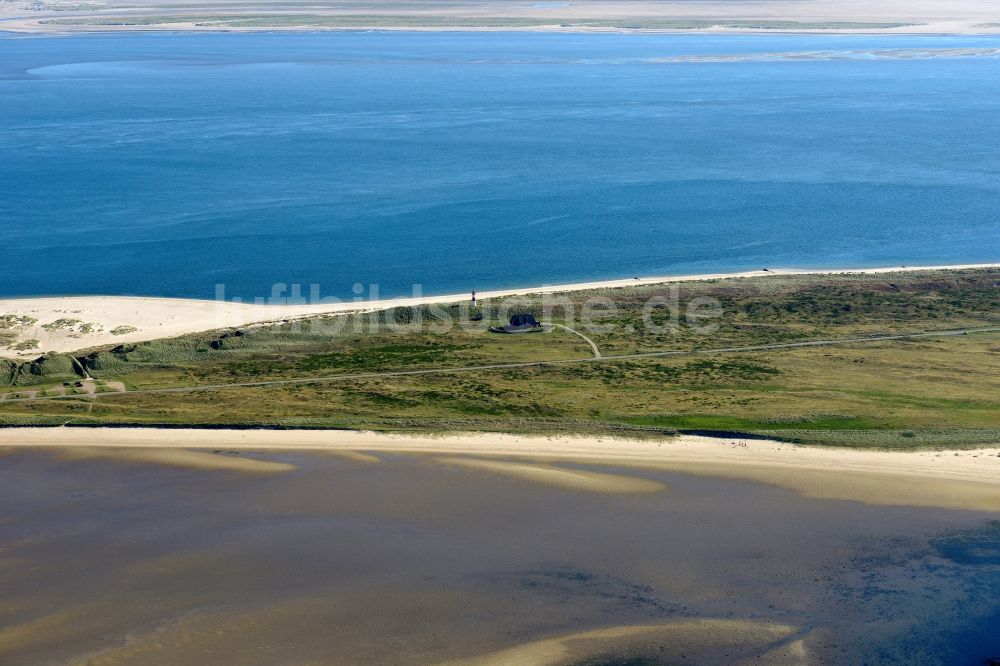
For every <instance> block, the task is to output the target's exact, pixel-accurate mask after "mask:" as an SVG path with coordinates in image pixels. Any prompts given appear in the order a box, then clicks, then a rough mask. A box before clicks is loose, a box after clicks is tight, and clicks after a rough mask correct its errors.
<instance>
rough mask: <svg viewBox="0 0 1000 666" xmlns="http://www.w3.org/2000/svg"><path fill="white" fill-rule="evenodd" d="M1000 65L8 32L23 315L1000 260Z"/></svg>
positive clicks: (959, 40)
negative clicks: (61, 305)
mask: <svg viewBox="0 0 1000 666" xmlns="http://www.w3.org/2000/svg"><path fill="white" fill-rule="evenodd" d="M998 49H1000V38H996V37H992V38H991V37H938V36H928V37H871V36H822V37H819V36H796V35H766V36H733V35H728V36H704V35H680V36H675V35H573V34H518V33H509V34H506V33H487V34H471V33H468V34H466V33H453V34H431V33H426V34H411V33H398V34H392V33H353V34H352V33H303V34H195V35H190V34H189V35H179V34H132V35H84V36H74V37H13V36H9V35H8V36H7V37H0V230H2V234H3V252H2V255H0V256H2V258H3V261H2V270H0V296H17V295H47V294H105V293H106V294H143V295H162V296H190V297H206V298H211V297H212V296H213V294H214V291H215V285H216V284H217V283H224V284H225V285H226V290H227V294H228V295H229V296H242V297H244V298H253V297H255V296H266V295H268V293H269V292H270V290H271V285H272V284H273V283H276V282H285V283H302V284H304V285H308V284H311V283H318V284H319V285H321V290H322V294H323V295H332V296H339V297H350V296H351V295H352V286H353V285H354V284H355V283H364V284H366V285H367V284H371V283H377V284H378V285H379V290H380V293H381V295H383V296H394V295H400V294H408V293H409V292H410V290H411V285H412V284H414V283H419V284H421V285H422V287H423V291H424V292H425V293H441V292H452V291H466V290H468V289H471V288H478V289H486V288H490V287H514V286H524V285H534V284H544V283H561V282H570V281H577V280H586V279H592V278H611V277H631V276H632V275H653V274H671V273H675V274H683V273H691V272H705V271H716V270H726V271H728V270H740V269H755V268H760V267H763V266H796V267H852V266H876V265H891V264H921V263H923V264H928V263H962V262H978V261H1000V57H998V56H997V53H1000V51H998ZM782 54H785V55H782Z"/></svg>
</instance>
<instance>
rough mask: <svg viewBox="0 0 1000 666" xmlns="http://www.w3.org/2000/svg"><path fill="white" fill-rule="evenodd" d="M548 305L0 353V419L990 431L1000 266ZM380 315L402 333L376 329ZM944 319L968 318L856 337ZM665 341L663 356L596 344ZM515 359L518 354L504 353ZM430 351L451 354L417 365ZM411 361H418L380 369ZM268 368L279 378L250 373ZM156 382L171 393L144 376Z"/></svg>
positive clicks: (365, 317) (883, 437)
mask: <svg viewBox="0 0 1000 666" xmlns="http://www.w3.org/2000/svg"><path fill="white" fill-rule="evenodd" d="M674 289H676V298H674V297H675V294H674V293H672V290H674ZM595 299H599V300H598V301H595ZM650 299H655V300H654V301H653V303H652V304H650V303H651V301H650ZM698 299H701V300H700V301H699V300H698ZM675 301H676V302H675ZM552 302H555V303H556V305H555V307H551V308H546V307H544V303H543V301H542V299H541V298H540V297H532V298H521V299H504V300H493V301H488V302H483V303H481V306H482V312H483V314H484V317H483V320H482V321H478V322H469V321H467V320H464V319H463V317H464V318H467V316H468V313H467V311H465V310H464V309H463V308H460V307H458V306H451V307H444V306H430V307H424V308H421V309H419V310H417V311H416V312H413V311H410V310H406V309H397V310H388V311H383V312H378V313H368V314H353V315H344V316H339V317H317V318H313V319H307V320H302V321H293V322H286V323H283V324H280V325H273V326H259V327H249V328H246V329H241V330H226V331H216V332H212V333H205V334H200V335H191V336H184V337H180V338H174V339H165V340H155V341H150V342H145V343H137V344H122V345H118V346H114V347H107V348H100V349H94V350H88V351H84V352H81V353H79V354H78V355H77V357H76V358H75V359H74V358H72V357H69V356H66V355H61V356H60V355H47V356H43V357H41V358H39V359H37V360H35V361H33V362H31V363H22V364H18V363H15V362H10V363H7V364H6V365H5V366H0V383H5V384H7V385H9V388H8V389H6V390H5V389H3V388H0V395H2V394H3V393H5V392H6V393H7V394H8V395H7V397H8V400H6V401H3V400H0V423H7V424H27V423H36V424H46V423H52V424H55V423H66V422H71V423H77V424H100V423H114V424H178V425H180V424H192V425H203V426H224V425H228V426H266V427H306V428H370V429H377V430H403V431H424V432H426V431H434V432H438V431H456V430H484V431H513V432H553V433H554V432H587V433H610V434H616V433H617V434H629V435H662V434H668V433H673V432H678V431H697V432H703V431H713V432H726V433H743V434H752V435H757V436H767V437H779V438H783V439H786V440H790V441H797V442H802V443H816V444H830V445H842V446H873V447H883V448H898V449H912V448H926V447H935V446H942V447H943V446H949V447H955V446H977V445H983V444H996V443H997V442H998V441H1000V333H998V332H993V331H983V330H981V329H988V328H996V327H1000V271H998V270H993V269H984V270H962V271H923V272H912V273H897V274H882V275H830V276H771V277H765V278H730V279H718V280H706V281H699V282H689V283H683V284H681V285H678V286H676V287H670V286H658V287H629V288H622V289H614V290H598V291H591V292H575V293H570V294H562V295H557V296H555V297H551V298H550V299H549V303H550V304H551V303H552ZM587 302H590V303H594V302H597V303H598V304H597V306H595V307H592V308H591V309H590V311H591V313H592V315H593V317H592V320H593V323H595V324H600V325H603V326H604V327H605V328H604V329H603V330H599V331H598V330H595V328H594V327H593V326H586V325H585V324H584V322H583V321H582V319H583V316H584V313H585V311H586V308H585V303H587ZM692 302H694V303H696V304H697V303H699V302H700V303H701V305H705V303H709V304H711V303H717V304H718V306H719V308H720V309H721V315H722V316H721V317H719V318H717V319H705V318H699V317H698V316H697V315H698V314H699V312H701V313H704V312H705V311H706V310H705V308H704V307H702V308H693V307H691V306H690V304H691V303H692ZM677 303H679V304H680V306H679V307H678V306H677ZM501 311H505V312H508V313H509V312H521V311H531V312H533V313H534V314H535V315H536V316H537V317H539V318H540V319H545V320H548V321H555V322H563V323H566V324H568V325H570V326H572V327H573V328H576V329H577V330H579V331H581V332H583V333H585V334H586V335H587V336H588V337H589V338H591V339H592V340H593V341H594V342H595V343H596V344H597V345H598V346H599V347H600V350H601V352H602V354H603V355H604V356H605V358H604V359H601V360H594V359H593V358H592V352H591V350H590V348H589V346H588V345H587V343H586V342H585V341H584V340H582V339H580V338H579V337H577V336H576V335H574V334H573V333H571V332H569V331H566V330H562V329H555V330H553V331H552V332H550V333H546V334H540V335H491V334H489V333H486V329H487V328H488V327H489V326H492V325H496V324H497V323H501V321H503V320H504V317H503V316H501V314H500V312H501ZM644 313H645V315H648V316H645V317H644ZM449 320H454V321H462V323H463V325H462V326H457V325H455V326H447V325H446V324H447V323H448V321H449ZM393 322H395V323H396V324H397V325H398V326H399V327H400V328H401V329H402V330H390V325H391V324H392V323H393ZM671 322H674V323H676V324H677V325H676V326H675V327H672V328H671V327H666V325H667V324H669V323H671ZM706 326H708V328H705V327H706ZM956 329H969V330H970V331H971V332H970V333H968V334H965V335H950V336H940V337H918V338H908V339H904V340H885V341H876V342H870V341H869V342H865V341H863V339H864V338H870V337H873V336H882V335H899V334H907V333H916V332H922V331H952V330H956ZM858 338H860V339H862V341H855V342H843V343H839V344H835V345H824V346H812V347H783V348H779V349H753V350H746V351H737V352H717V351H716V352H711V353H705V352H706V351H709V350H719V349H726V348H733V347H752V346H760V345H775V344H779V345H788V344H794V343H799V342H803V341H810V340H812V341H816V340H845V339H858ZM665 350H672V351H674V352H676V353H675V354H674V355H668V356H658V357H645V358H643V357H634V356H633V357H631V358H618V359H614V358H611V359H608V358H607V357H608V356H616V355H618V356H621V355H632V354H642V353H649V352H663V351H665ZM519 363H526V364H532V365H528V366H524V367H510V365H511V364H519ZM477 366H501V367H493V368H478V369H476V368H477ZM503 366H506V367H503ZM5 368H6V369H5ZM442 368H446V369H451V370H450V371H448V372H436V371H433V370H435V369H442ZM462 368H468V370H465V371H461V369H462ZM456 369H457V370H456ZM420 370H432V372H427V373H425V374H389V375H386V374H381V375H380V373H407V372H413V371H420ZM84 373H86V374H89V375H90V376H92V377H93V378H95V379H96V380H97V385H98V389H97V392H98V395H97V397H96V398H91V397H90V396H87V395H80V396H77V395H74V392H72V391H71V392H69V397H66V398H64V399H62V398H61V399H53V400H33V401H19V402H15V401H12V400H10V398H13V397H14V396H15V395H24V391H26V390H31V391H38V392H40V393H38V395H52V393H49V392H51V391H53V390H56V391H58V388H59V387H61V386H63V385H64V384H65V383H67V382H71V381H72V380H79V379H81V378H82V377H83V376H84ZM5 378H6V379H5ZM302 380H321V381H313V382H310V381H302ZM276 381H277V382H286V383H279V384H274V385H268V386H261V385H258V384H260V383H261V382H276ZM119 382H120V385H119V384H118V383H119ZM234 384H235V385H242V386H232V385H234ZM220 385H222V386H220ZM197 387H211V388H202V389H198V388H197ZM121 388H124V389H127V392H124V393H119V392H118V391H119V390H120V389H121ZM171 388H184V389H185V390H184V391H182V392H149V391H161V390H163V389H171ZM186 389H193V390H186ZM57 394H58V393H57Z"/></svg>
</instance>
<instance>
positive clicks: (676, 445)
mask: <svg viewBox="0 0 1000 666" xmlns="http://www.w3.org/2000/svg"><path fill="white" fill-rule="evenodd" d="M4 447H7V448H19V447H62V448H64V449H65V451H66V452H67V453H64V454H63V455H81V454H80V453H79V449H81V448H82V449H83V450H84V451H86V452H87V454H86V455H91V456H93V455H96V454H97V453H96V452H99V453H100V455H103V456H109V457H115V456H118V457H121V458H123V459H129V458H135V457H136V456H140V455H147V456H150V455H154V454H152V453H149V452H147V453H146V454H142V453H141V451H142V450H144V449H146V450H148V449H166V450H167V451H159V452H157V453H155V456H157V457H158V458H160V459H161V461H162V462H168V461H169V459H170V457H171V456H174V457H175V459H174V461H173V463H174V464H176V465H180V466H197V465H198V464H199V461H200V462H201V463H203V464H205V465H207V466H209V467H214V466H221V465H229V464H233V463H232V462H231V461H228V462H227V461H225V460H219V458H218V456H211V455H209V456H201V457H197V456H193V455H192V451H194V450H197V451H203V452H204V450H206V449H207V450H209V451H217V452H224V451H228V450H232V449H235V450H237V451H276V450H312V451H321V452H324V453H325V454H334V453H335V454H339V455H347V456H351V457H355V458H357V457H358V456H362V457H367V458H365V459H367V460H369V461H370V459H371V458H372V457H373V454H374V455H375V456H377V455H378V454H379V452H395V453H423V454H434V455H442V456H445V457H446V459H447V460H450V461H451V462H452V463H453V464H464V465H466V466H471V467H475V468H478V469H480V470H483V471H487V472H490V473H495V474H505V475H508V476H515V477H522V478H525V477H526V478H529V479H532V478H533V479H535V480H542V479H544V480H547V481H548V482H549V483H552V484H555V485H559V484H563V485H569V486H571V487H576V488H578V489H590V490H594V491H597V492H634V491H635V488H636V487H638V488H640V489H641V488H642V487H643V486H642V484H638V486H636V484H634V483H633V482H632V480H631V479H629V478H622V477H620V476H619V477H611V478H602V477H589V478H588V477H586V476H584V475H570V474H568V473H566V472H565V470H559V469H558V468H554V467H553V464H557V463H560V462H570V463H577V462H582V463H596V464H615V465H618V466H621V467H625V468H639V469H658V470H662V471H675V472H683V473H687V474H697V475H702V476H713V477H718V478H724V479H733V480H748V481H755V482H759V483H765V484H769V485H774V486H778V487H781V488H785V489H788V490H792V491H795V492H797V493H799V494H801V495H803V496H805V497H813V498H819V499H841V500H851V501H856V502H863V503H868V504H876V505H888V506H892V505H898V506H927V507H940V508H952V509H969V510H979V511H985V512H1000V442H998V447H997V448H992V449H976V450H967V451H918V452H905V453H904V452H894V451H873V450H860V449H847V448H831V447H816V446H797V445H794V444H787V443H782V442H777V441H770V440H743V439H737V438H732V439H719V438H710V437H698V436H692V435H685V436H680V437H675V438H671V439H648V440H630V439H619V438H611V437H526V436H519V435H504V434H455V435H441V436H426V435H425V436H421V435H391V434H383V433H375V432H365V431H346V430H312V431H310V430H199V429H155V428H145V429H144V428H10V429H6V430H2V429H0V450H2V449H3V448H4ZM73 451H77V453H72V452H73ZM171 451H172V452H173V453H170V452H171ZM262 471H263V470H262ZM640 492H641V490H640Z"/></svg>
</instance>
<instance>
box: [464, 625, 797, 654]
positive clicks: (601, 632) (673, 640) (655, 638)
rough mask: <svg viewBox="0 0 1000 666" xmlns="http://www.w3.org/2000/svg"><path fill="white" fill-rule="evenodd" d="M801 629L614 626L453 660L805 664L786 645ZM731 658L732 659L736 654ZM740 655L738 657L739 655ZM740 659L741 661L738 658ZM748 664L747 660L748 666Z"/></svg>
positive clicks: (708, 626) (741, 626)
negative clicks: (652, 659)
mask: <svg viewBox="0 0 1000 666" xmlns="http://www.w3.org/2000/svg"><path fill="white" fill-rule="evenodd" d="M797 631H798V630H797V629H796V628H795V627H791V626H788V625H784V624H776V623H770V622H754V621H749V620H716V619H706V620H678V621H674V622H665V623H663V624H652V625H638V626H623V627H609V628H605V629H596V630H592V631H584V632H580V633H575V634H567V635H564V636H558V637H555V638H547V639H544V640H539V641H532V642H530V643H524V644H522V645H518V646H516V647H512V648H508V649H506V650H501V651H499V652H494V653H492V654H486V655H482V656H479V657H474V658H470V659H462V660H458V661H453V662H447V664H448V666H459V665H466V666H525V665H527V664H530V665H532V666H563V665H568V664H576V663H581V662H583V661H587V662H588V663H589V662H590V661H592V660H598V661H602V662H603V661H605V660H606V661H607V662H609V663H617V662H618V661H621V662H622V663H625V662H626V661H628V660H630V659H634V660H635V662H636V663H640V662H643V663H644V659H643V658H646V659H648V658H650V657H655V658H656V659H658V660H670V661H673V660H680V659H684V660H686V662H687V663H704V662H702V661H701V660H704V659H711V662H712V663H717V660H718V659H719V657H720V656H721V655H722V654H723V653H725V654H726V655H727V663H730V664H740V663H751V662H753V661H755V659H756V658H759V657H761V656H763V655H764V654H765V653H767V655H768V661H767V663H769V664H792V663H795V664H801V663H802V661H801V658H798V657H794V656H792V655H793V654H794V651H784V654H785V655H786V656H785V657H783V655H782V652H783V651H782V650H781V647H782V646H780V645H776V644H777V643H781V642H783V641H787V640H788V639H789V638H791V637H793V636H794V635H795V634H796V633H797ZM730 655H731V656H730ZM737 655H738V656H737ZM733 657H735V658H733ZM744 660H745V662H744Z"/></svg>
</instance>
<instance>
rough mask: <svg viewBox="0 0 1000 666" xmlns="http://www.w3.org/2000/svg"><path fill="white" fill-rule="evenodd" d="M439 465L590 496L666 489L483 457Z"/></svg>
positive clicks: (639, 480)
mask: <svg viewBox="0 0 1000 666" xmlns="http://www.w3.org/2000/svg"><path fill="white" fill-rule="evenodd" d="M435 460H437V461H438V462H443V463H445V464H448V465H459V466H461V467H466V468H470V469H476V470H482V471H484V472H491V473H495V474H502V475H505V476H511V477H514V478H516V479H522V480H525V481H530V482H532V483H542V484H545V485H549V486H556V487H558V488H567V489H569V490H584V491H587V492H593V493H612V494H622V493H655V492H659V491H661V490H665V489H666V485H665V484H663V483H660V482H659V481H653V480H650V479H642V478H638V477H634V476H626V475H624V474H607V473H604V472H585V471H582V470H577V469H565V468H561V467H556V466H554V465H549V464H545V463H523V462H508V461H503V460H489V459H485V458H460V457H440V458H435Z"/></svg>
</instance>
